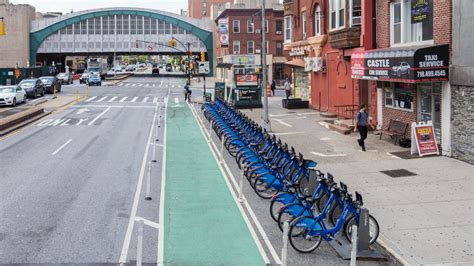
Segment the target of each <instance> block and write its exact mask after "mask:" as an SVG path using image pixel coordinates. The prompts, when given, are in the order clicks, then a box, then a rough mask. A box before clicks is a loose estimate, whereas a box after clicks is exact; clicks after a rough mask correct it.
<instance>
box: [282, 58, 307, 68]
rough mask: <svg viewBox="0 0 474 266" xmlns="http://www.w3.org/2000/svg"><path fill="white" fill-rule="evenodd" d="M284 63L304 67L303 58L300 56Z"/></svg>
mask: <svg viewBox="0 0 474 266" xmlns="http://www.w3.org/2000/svg"><path fill="white" fill-rule="evenodd" d="M285 64H287V65H290V66H295V67H304V60H303V59H302V58H295V59H292V60H290V61H288V62H286V63H285Z"/></svg>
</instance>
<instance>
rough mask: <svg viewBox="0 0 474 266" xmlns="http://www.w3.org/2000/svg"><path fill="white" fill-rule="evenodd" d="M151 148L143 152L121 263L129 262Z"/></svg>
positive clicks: (148, 147)
mask: <svg viewBox="0 0 474 266" xmlns="http://www.w3.org/2000/svg"><path fill="white" fill-rule="evenodd" d="M157 109H158V105H156V106H155V112H154V113H155V114H154V115H153V121H152V123H151V127H150V133H149V134H148V142H147V143H150V142H151V137H152V136H153V129H154V128H155V121H156V114H157V112H156V110H157ZM165 134H166V133H165ZM149 149H150V145H146V147H145V153H144V154H143V160H142V167H141V169H140V175H139V177H138V182H137V188H136V189H135V197H134V199H133V204H132V210H131V211H130V218H129V220H128V227H127V232H126V233H125V239H124V240H123V245H122V252H121V253H120V259H119V263H126V262H127V256H128V250H129V248H130V241H131V240H132V233H133V226H134V225H135V219H136V215H137V210H138V203H139V202H140V194H141V191H142V185H143V177H144V176H145V169H146V165H147V161H148V151H149ZM159 224H160V226H159V227H160V234H161V227H162V224H161V221H160V223H159Z"/></svg>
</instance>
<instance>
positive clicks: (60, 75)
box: [58, 73, 67, 78]
mask: <svg viewBox="0 0 474 266" xmlns="http://www.w3.org/2000/svg"><path fill="white" fill-rule="evenodd" d="M58 76H59V77H61V78H63V77H67V74H66V73H61V74H59V75H58Z"/></svg>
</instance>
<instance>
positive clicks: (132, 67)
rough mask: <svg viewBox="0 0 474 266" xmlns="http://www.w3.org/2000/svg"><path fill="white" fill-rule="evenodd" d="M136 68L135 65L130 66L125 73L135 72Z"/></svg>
mask: <svg viewBox="0 0 474 266" xmlns="http://www.w3.org/2000/svg"><path fill="white" fill-rule="evenodd" d="M135 69H136V68H135V66H134V65H128V66H127V67H126V68H125V71H127V72H133V71H135Z"/></svg>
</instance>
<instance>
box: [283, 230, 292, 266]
mask: <svg viewBox="0 0 474 266" xmlns="http://www.w3.org/2000/svg"><path fill="white" fill-rule="evenodd" d="M289 228H290V224H289V223H288V221H286V222H285V223H284V224H283V247H282V248H281V266H286V265H287V260H288V230H289Z"/></svg>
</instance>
